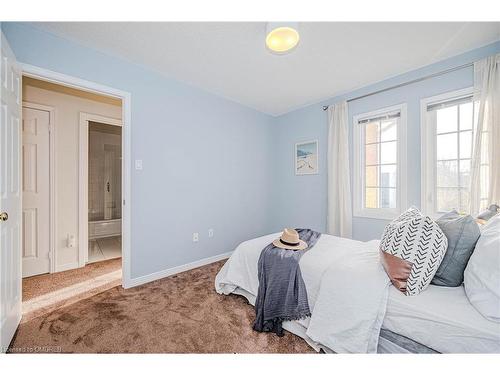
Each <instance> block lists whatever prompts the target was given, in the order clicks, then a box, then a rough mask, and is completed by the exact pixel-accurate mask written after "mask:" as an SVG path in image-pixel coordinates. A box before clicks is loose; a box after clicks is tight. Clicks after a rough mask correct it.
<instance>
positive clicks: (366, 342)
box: [215, 233, 390, 353]
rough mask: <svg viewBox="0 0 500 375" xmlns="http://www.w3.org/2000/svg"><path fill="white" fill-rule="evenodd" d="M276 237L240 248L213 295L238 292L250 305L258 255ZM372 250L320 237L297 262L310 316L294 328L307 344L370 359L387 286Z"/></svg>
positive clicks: (371, 246)
mask: <svg viewBox="0 0 500 375" xmlns="http://www.w3.org/2000/svg"><path fill="white" fill-rule="evenodd" d="M279 235H280V233H275V234H270V235H268V236H264V237H259V238H256V239H253V240H250V241H246V242H243V243H241V244H240V245H239V246H238V247H237V248H236V249H235V251H234V252H233V254H232V255H231V257H230V258H229V260H228V261H227V262H226V264H224V266H223V267H222V269H221V270H220V271H219V273H218V274H217V276H216V279H215V288H216V290H217V292H218V293H221V294H230V293H233V292H235V291H236V292H237V290H238V291H243V293H240V294H244V295H245V296H246V297H247V298H248V299H249V301H250V303H252V304H253V303H254V301H255V296H256V295H257V290H258V287H259V280H258V277H257V274H258V271H257V263H258V260H259V256H260V253H261V251H262V249H263V248H264V247H265V246H266V245H268V244H269V243H270V242H271V241H272V240H273V239H275V238H277V237H278V236H279ZM378 244H379V242H378V241H370V242H360V241H354V240H349V239H345V238H339V237H334V236H330V235H326V234H323V235H321V237H320V239H319V240H318V242H317V243H316V245H315V246H314V247H313V248H312V249H310V250H308V251H306V253H305V254H304V255H303V256H302V258H301V259H300V270H301V273H302V277H303V279H304V282H305V285H306V288H307V294H308V299H309V307H310V309H311V313H312V314H311V317H310V318H308V319H304V320H301V321H298V322H297V323H299V324H301V325H302V326H303V327H304V328H305V335H306V336H307V337H305V338H306V340H307V341H308V342H311V341H313V342H315V343H318V344H320V345H321V346H324V347H326V348H328V349H330V350H333V351H334V352H337V353H376V351H377V344H378V337H379V332H380V327H381V325H382V321H383V318H384V315H385V310H386V305H387V298H388V291H389V285H390V281H389V278H388V277H387V274H386V273H385V271H384V269H383V267H382V266H381V264H380V261H379V251H378ZM252 297H253V298H252ZM285 328H286V326H285Z"/></svg>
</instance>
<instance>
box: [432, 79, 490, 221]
mask: <svg viewBox="0 0 500 375" xmlns="http://www.w3.org/2000/svg"><path fill="white" fill-rule="evenodd" d="M477 106H478V105H477V103H474V102H473V100H472V89H466V90H459V91H454V92H452V93H448V94H444V95H439V96H436V97H433V98H428V99H424V100H423V101H422V120H423V123H422V182H423V184H422V207H423V209H424V211H426V213H428V214H430V215H434V216H437V215H439V214H440V213H443V212H447V211H450V210H452V209H456V210H457V211H458V212H467V210H468V206H469V197H470V196H469V195H470V186H469V185H470V176H471V159H472V151H473V148H474V147H473V146H474V140H475V127H476V123H477V109H478V108H477ZM484 135H485V134H484ZM480 173H481V181H482V182H483V181H484V182H487V181H486V180H487V178H488V165H487V164H482V165H481V172H480ZM484 186H487V185H486V184H484ZM481 195H482V197H481V203H482V206H486V205H487V203H488V202H487V191H486V189H481Z"/></svg>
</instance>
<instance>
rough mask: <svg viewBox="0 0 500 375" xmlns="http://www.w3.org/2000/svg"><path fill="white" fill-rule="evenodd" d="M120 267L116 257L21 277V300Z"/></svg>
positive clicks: (26, 299)
mask: <svg viewBox="0 0 500 375" xmlns="http://www.w3.org/2000/svg"><path fill="white" fill-rule="evenodd" d="M121 267H122V259H121V258H117V259H111V260H106V261H103V262H98V263H92V264H88V265H86V266H85V267H82V268H77V269H74V270H69V271H63V272H57V273H46V274H43V275H37V276H31V277H26V278H24V279H23V301H28V300H31V299H33V298H37V297H40V296H42V295H45V294H47V293H51V292H55V291H57V290H60V289H64V288H67V287H69V286H72V285H75V284H78V283H81V282H85V281H88V280H91V279H93V278H95V277H98V276H102V275H104V274H107V273H110V272H113V271H117V270H119V269H121Z"/></svg>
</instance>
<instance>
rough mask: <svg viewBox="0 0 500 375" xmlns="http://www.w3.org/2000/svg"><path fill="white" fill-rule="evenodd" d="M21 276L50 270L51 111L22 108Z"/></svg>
mask: <svg viewBox="0 0 500 375" xmlns="http://www.w3.org/2000/svg"><path fill="white" fill-rule="evenodd" d="M22 123H23V126H22V138H23V142H22V143H23V153H22V155H23V160H22V166H23V168H22V173H23V187H22V188H23V218H22V223H23V227H22V229H23V230H22V234H23V242H22V243H23V246H22V265H23V267H22V270H23V277H27V276H33V275H39V274H42V273H48V272H50V235H49V234H50V143H49V142H50V112H48V111H44V110H40V109H34V108H29V107H23V122H22Z"/></svg>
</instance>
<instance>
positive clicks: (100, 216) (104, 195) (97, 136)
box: [88, 122, 122, 222]
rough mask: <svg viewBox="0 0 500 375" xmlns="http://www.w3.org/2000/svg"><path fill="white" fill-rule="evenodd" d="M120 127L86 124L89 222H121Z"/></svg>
mask: <svg viewBox="0 0 500 375" xmlns="http://www.w3.org/2000/svg"><path fill="white" fill-rule="evenodd" d="M121 147H122V146H121V127H119V126H112V125H106V124H100V123H95V122H90V124H89V171H88V173H89V179H88V181H89V189H88V191H89V201H88V203H89V204H88V207H89V222H92V221H101V220H114V219H121V216H122V212H121V207H122V205H121V201H122V197H121V191H122V186H121V180H122V176H121V174H122V167H121V165H122V150H121Z"/></svg>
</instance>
